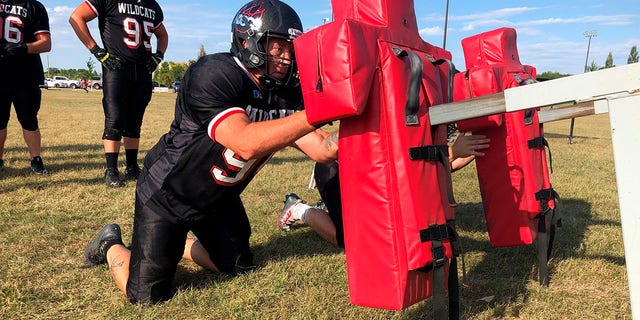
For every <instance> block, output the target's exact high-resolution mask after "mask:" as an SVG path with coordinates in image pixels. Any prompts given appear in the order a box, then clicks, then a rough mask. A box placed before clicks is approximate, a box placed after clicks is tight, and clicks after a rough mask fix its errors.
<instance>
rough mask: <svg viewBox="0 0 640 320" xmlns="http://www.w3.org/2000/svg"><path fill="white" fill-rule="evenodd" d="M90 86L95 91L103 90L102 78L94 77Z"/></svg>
mask: <svg viewBox="0 0 640 320" xmlns="http://www.w3.org/2000/svg"><path fill="white" fill-rule="evenodd" d="M89 86H90V87H91V88H93V89H95V90H100V89H102V77H100V76H95V77H92V78H91V80H90V81H89Z"/></svg>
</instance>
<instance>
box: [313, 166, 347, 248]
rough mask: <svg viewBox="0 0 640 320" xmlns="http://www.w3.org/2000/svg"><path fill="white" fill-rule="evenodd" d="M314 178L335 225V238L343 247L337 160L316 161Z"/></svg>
mask: <svg viewBox="0 0 640 320" xmlns="http://www.w3.org/2000/svg"><path fill="white" fill-rule="evenodd" d="M313 175H314V179H315V181H316V186H317V187H318V193H320V197H321V198H322V201H323V202H324V204H325V205H326V206H327V210H329V217H331V221H333V224H334V225H335V226H336V240H337V241H338V245H339V246H340V247H342V248H344V228H343V226H342V198H341V197H340V178H339V176H338V162H333V163H331V164H322V163H319V162H316V165H315V168H314V171H313Z"/></svg>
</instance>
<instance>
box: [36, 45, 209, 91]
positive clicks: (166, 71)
mask: <svg viewBox="0 0 640 320" xmlns="http://www.w3.org/2000/svg"><path fill="white" fill-rule="evenodd" d="M206 54H207V52H206V51H205V50H204V45H200V51H199V52H198V57H197V58H196V59H195V60H189V61H188V62H172V61H164V62H162V63H161V64H160V65H159V66H158V69H156V71H155V72H154V73H153V81H156V82H158V83H159V84H160V85H163V86H170V85H171V84H172V83H173V82H174V81H180V80H181V79H182V77H183V76H184V74H185V72H187V68H189V66H190V65H192V64H193V63H194V62H196V61H197V60H198V59H200V57H202V56H205V55H206ZM96 63H97V62H96V61H94V60H93V57H90V58H89V59H88V60H87V62H86V66H87V68H86V69H59V68H49V69H47V70H46V71H45V78H51V77H53V76H65V77H67V78H69V79H81V78H82V77H85V78H87V79H91V78H92V77H95V76H99V75H100V72H99V69H96Z"/></svg>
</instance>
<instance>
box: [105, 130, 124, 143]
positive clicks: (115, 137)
mask: <svg viewBox="0 0 640 320" xmlns="http://www.w3.org/2000/svg"><path fill="white" fill-rule="evenodd" d="M102 139H103V140H111V141H120V139H122V132H120V130H118V129H108V128H105V129H104V132H103V133H102Z"/></svg>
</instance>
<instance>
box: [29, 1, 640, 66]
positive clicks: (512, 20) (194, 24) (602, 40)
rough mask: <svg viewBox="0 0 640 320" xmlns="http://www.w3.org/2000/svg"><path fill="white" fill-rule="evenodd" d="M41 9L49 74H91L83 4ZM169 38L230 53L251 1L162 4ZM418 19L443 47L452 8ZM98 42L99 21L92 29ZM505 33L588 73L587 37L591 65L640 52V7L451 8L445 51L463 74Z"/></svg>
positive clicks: (524, 48) (308, 19) (311, 15)
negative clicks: (478, 41)
mask: <svg viewBox="0 0 640 320" xmlns="http://www.w3.org/2000/svg"><path fill="white" fill-rule="evenodd" d="M41 2H42V3H43V4H44V5H45V6H46V7H47V11H48V13H49V18H50V23H51V32H52V40H53V48H52V51H51V52H49V53H47V54H43V55H42V60H43V63H44V65H45V68H46V67H47V65H48V66H50V67H52V68H53V67H55V68H65V69H66V68H86V61H87V60H89V59H90V58H92V56H91V54H90V53H89V52H88V50H86V49H85V48H84V46H83V45H82V44H81V43H80V41H79V40H78V39H77V38H76V36H75V34H74V33H73V30H72V29H71V27H70V26H69V23H68V19H69V15H70V14H71V12H72V11H73V9H74V8H75V7H76V6H77V5H79V4H80V3H81V2H82V1H75V2H73V1H68V0H65V1H59V0H55V1H46V0H41ZM158 2H159V3H160V5H161V6H162V8H163V11H164V14H165V26H166V28H167V30H168V32H169V48H168V50H167V52H166V54H165V60H169V61H176V62H179V61H188V60H192V59H194V58H195V57H196V56H197V54H198V51H199V49H200V45H201V44H202V45H204V47H205V50H206V51H207V53H214V52H218V51H228V50H229V39H230V35H229V30H230V23H231V19H232V18H233V16H234V14H235V13H236V11H237V10H238V9H239V7H240V6H242V5H243V4H244V3H245V2H246V1H218V0H211V1H206V0H180V1H177V0H159V1H158ZM285 2H286V3H288V4H289V5H290V6H292V7H293V8H294V9H295V10H296V11H297V12H298V14H299V15H300V17H301V19H302V22H303V25H304V27H305V30H308V29H311V28H313V27H317V26H319V25H322V24H323V23H324V21H325V19H328V18H330V17H331V1H329V0H289V1H285ZM414 6H415V9H416V18H417V21H418V27H419V29H420V35H421V36H422V38H423V39H424V40H425V41H427V42H429V43H431V44H434V45H437V46H442V45H443V29H444V17H445V12H446V1H445V0H440V1H426V0H416V1H415V2H414ZM91 26H92V30H93V33H94V36H95V37H96V38H99V36H98V33H97V30H96V28H97V20H96V21H94V22H92V23H91ZM499 27H512V28H515V29H516V31H517V33H518V49H519V53H520V60H521V61H522V63H524V64H529V65H532V66H535V67H536V68H537V69H538V72H543V71H558V72H561V73H566V74H576V73H581V72H582V71H583V70H584V63H585V58H586V53H587V46H588V39H587V38H586V37H585V36H584V32H585V31H587V30H596V31H597V33H598V34H597V36H596V37H594V38H592V41H591V46H590V50H589V64H590V63H591V61H596V63H597V64H598V65H601V66H602V65H604V63H605V60H606V58H607V55H608V54H609V52H611V53H612V54H613V58H614V63H615V64H616V65H623V64H626V63H627V57H628V56H629V51H630V49H631V47H632V46H634V45H636V46H639V47H640V0H624V1H622V0H615V1H591V0H584V1H557V0H554V1H548V0H542V1H493V0H491V1H489V0H486V1H461V0H450V1H449V22H448V32H447V44H446V49H447V50H449V51H451V52H452V54H453V62H454V63H455V65H456V67H457V68H458V69H460V70H462V69H464V59H463V56H462V48H461V46H460V40H461V39H463V38H465V37H468V36H471V35H474V34H477V33H481V32H484V31H489V30H493V29H495V28H499Z"/></svg>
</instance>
